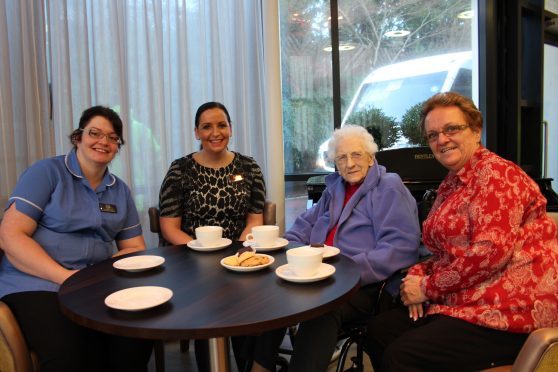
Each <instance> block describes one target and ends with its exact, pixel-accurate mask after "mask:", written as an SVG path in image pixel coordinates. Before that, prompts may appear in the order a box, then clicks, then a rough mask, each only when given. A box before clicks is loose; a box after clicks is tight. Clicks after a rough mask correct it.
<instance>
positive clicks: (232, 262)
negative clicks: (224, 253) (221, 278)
mask: <svg viewBox="0 0 558 372" xmlns="http://www.w3.org/2000/svg"><path fill="white" fill-rule="evenodd" d="M223 263H224V264H225V265H229V266H238V265H240V263H239V262H238V257H236V255H234V256H229V257H225V259H224V260H223Z"/></svg>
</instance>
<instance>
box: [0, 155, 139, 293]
mask: <svg viewBox="0 0 558 372" xmlns="http://www.w3.org/2000/svg"><path fill="white" fill-rule="evenodd" d="M14 203H15V205H16V208H17V210H18V211H19V212H22V213H25V214H26V215H28V216H29V217H31V218H32V219H34V220H35V221H36V222H37V229H36V230H35V232H34V233H33V236H32V237H33V239H34V240H35V241H36V242H37V243H39V244H40V245H41V246H42V247H43V249H44V250H45V251H46V252H47V253H48V254H49V255H50V256H51V257H52V258H53V259H54V260H56V261H57V262H58V263H60V264H61V265H62V266H64V267H66V268H68V269H82V268H84V267H86V266H89V265H92V264H94V263H97V262H99V261H102V260H105V259H107V258H109V257H111V256H112V254H113V253H114V248H115V246H114V241H115V240H125V239H130V238H133V237H136V236H138V235H141V234H142V229H141V225H140V222H139V216H138V212H137V210H136V206H135V204H134V201H133V200H132V196H131V193H130V190H129V188H128V186H127V185H126V184H125V183H124V182H123V181H122V180H120V179H119V178H118V177H116V176H114V175H113V174H111V173H110V172H109V171H108V170H107V171H106V173H105V176H104V178H103V182H102V183H101V185H100V186H98V187H97V189H96V190H93V189H92V188H91V186H90V185H89V181H88V180H87V179H86V178H85V177H84V176H83V173H82V172H81V168H80V166H79V163H78V160H77V156H76V152H75V149H73V150H72V151H71V152H70V153H69V154H67V155H65V156H63V155H62V156H56V157H53V158H49V159H44V160H40V161H38V162H37V163H35V164H33V165H32V166H31V167H29V168H28V169H27V170H26V171H24V172H23V173H22V175H21V177H20V179H19V181H18V183H17V185H16V187H15V189H14V191H13V194H12V195H11V197H10V198H9V199H8V203H7V205H6V209H8V208H9V207H10V206H11V205H12V204H14ZM101 209H104V211H102V210H101ZM21 249H25V247H21ZM58 287H59V286H58V285H57V284H55V283H53V282H50V281H48V280H44V279H41V278H38V277H35V276H32V275H29V274H26V273H23V272H21V271H19V270H18V269H16V268H15V267H14V266H13V265H12V264H11V263H10V261H9V260H8V259H6V257H4V259H2V263H1V265H0V298H2V297H3V296H5V295H7V294H10V293H15V292H25V291H54V292H56V291H58Z"/></svg>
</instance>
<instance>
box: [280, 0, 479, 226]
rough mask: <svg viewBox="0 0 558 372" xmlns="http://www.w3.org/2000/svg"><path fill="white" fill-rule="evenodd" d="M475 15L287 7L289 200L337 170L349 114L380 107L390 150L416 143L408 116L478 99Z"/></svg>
mask: <svg viewBox="0 0 558 372" xmlns="http://www.w3.org/2000/svg"><path fill="white" fill-rule="evenodd" d="M330 9H334V11H333V13H337V14H336V22H332V21H331V14H332V11H330ZM475 9H476V4H475V3H473V2H471V0H457V1H445V0H422V1H382V2H378V1H372V0H367V1H362V0H331V1H326V0H308V1H300V0H281V2H280V14H281V43H282V44H281V58H282V79H283V81H282V88H283V133H284V148H285V159H284V160H285V173H286V175H285V179H286V181H287V182H286V187H287V192H286V194H287V195H289V190H290V185H289V183H290V182H294V181H298V182H299V183H300V181H301V180H305V179H307V178H308V177H311V176H313V175H317V174H320V173H322V174H323V173H324V172H329V171H332V170H333V169H332V168H331V167H330V166H328V165H327V164H326V163H325V162H324V159H323V153H324V148H325V146H327V141H328V138H329V136H330V135H331V132H332V131H333V129H334V128H335V127H339V126H340V125H342V123H345V122H348V121H350V120H351V115H353V114H357V113H359V112H360V116H363V115H364V116H366V115H367V111H366V110H368V109H371V108H375V109H379V114H380V116H382V117H384V118H385V120H382V122H384V121H385V122H386V123H391V124H386V125H387V126H391V127H390V128H385V129H384V130H387V131H389V132H390V136H389V137H390V138H391V140H390V142H388V143H385V144H384V146H383V147H384V148H393V147H403V146H416V145H417V144H416V143H413V141H411V140H410V139H409V138H407V137H406V136H405V134H404V133H403V132H402V130H401V128H402V123H401V120H402V118H403V117H404V116H405V113H406V112H408V111H409V110H411V109H412V108H413V106H415V105H417V104H420V103H422V101H424V99H426V98H428V97H430V96H431V95H432V94H434V93H436V92H439V91H445V90H452V89H454V90H457V91H460V92H461V93H464V94H468V95H469V96H470V95H471V94H473V93H474V92H473V85H472V82H473V80H474V79H473V74H474V73H475V71H474V69H473V67H472V66H475V69H476V63H473V57H472V56H474V55H476V42H475V41H474V40H473V35H475V34H476V32H475V30H474V29H475V28H476V18H477V17H476V14H475ZM332 35H334V36H336V37H335V38H332ZM332 39H337V40H338V42H337V43H336V45H332ZM336 48H337V50H338V53H335V49H336ZM337 56H338V60H337V61H336V60H335V59H334V58H336V57H337ZM427 57H428V58H431V59H426V58H427ZM337 66H338V67H337ZM334 67H336V68H334ZM336 81H337V82H338V83H336ZM336 90H337V92H338V93H339V94H335V92H336ZM334 97H338V98H334ZM336 110H337V111H338V112H337V113H336ZM369 111H370V110H369ZM374 115H378V112H377V111H375V113H374ZM336 117H337V118H339V119H337V120H336V119H334V118H336ZM366 120H367V119H366V117H365V121H366ZM371 120H373V121H377V120H379V119H378V116H375V117H373V119H368V121H371ZM336 121H338V122H336ZM367 125H368V124H367ZM370 125H372V124H370ZM382 137H383V138H385V137H386V136H384V135H382ZM300 189H301V188H300V187H298V190H300ZM294 196H295V195H293V197H294ZM300 196H301V195H298V197H300ZM289 209H290V208H288V207H287V210H289ZM286 219H287V227H288V226H289V217H288V216H287V217H286Z"/></svg>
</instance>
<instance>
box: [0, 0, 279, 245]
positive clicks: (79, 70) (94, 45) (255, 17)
mask: <svg viewBox="0 0 558 372" xmlns="http://www.w3.org/2000/svg"><path fill="white" fill-rule="evenodd" d="M46 1H47V2H46V5H47V6H46V8H47V20H48V21H47V22H48V23H47V24H48V45H49V55H50V66H51V81H52V105H53V124H54V125H53V126H54V141H55V143H56V149H57V151H56V152H57V153H64V152H67V151H68V150H69V149H70V143H69V140H68V137H67V136H68V134H69V133H70V132H71V131H72V129H73V128H74V127H75V126H76V125H77V122H78V120H79V116H80V114H81V112H82V111H83V110H84V109H85V108H87V107H89V106H92V105H97V104H102V105H106V106H109V107H112V108H114V109H115V110H117V111H118V112H119V113H120V114H121V116H122V118H123V121H124V123H125V133H124V137H125V140H126V145H125V146H123V147H122V150H121V152H120V154H119V155H118V156H117V158H116V159H115V161H114V162H113V164H112V165H111V169H112V171H113V172H114V173H115V174H117V175H119V176H120V177H121V178H123V179H124V180H125V181H126V182H127V183H128V185H129V186H130V188H131V189H132V192H133V194H134V198H135V200H136V205H137V207H138V211H139V213H140V216H141V217H142V224H143V226H144V236H145V237H146V240H147V243H148V245H151V246H153V245H155V244H156V239H155V237H154V236H153V234H151V233H149V231H148V226H149V224H148V217H147V209H148V208H149V207H150V206H152V205H157V203H158V193H159V187H160V184H161V181H162V179H163V177H164V175H165V173H166V170H167V168H168V166H169V164H170V162H171V161H172V160H174V159H176V158H178V157H181V156H183V155H185V154H187V153H190V152H192V151H196V150H197V149H198V148H199V143H198V142H197V141H196V140H195V137H194V130H193V128H194V123H193V121H194V114H195V110H196V109H197V107H198V106H199V105H200V104H202V103H203V102H206V101H213V100H215V101H220V102H222V103H224V104H225V105H226V106H227V108H228V109H229V112H230V115H231V119H232V128H233V137H232V138H231V143H230V148H231V149H232V150H235V151H239V152H241V153H244V154H247V155H249V156H252V157H254V158H255V159H256V161H257V162H258V163H259V164H260V166H261V167H262V169H263V172H264V174H265V175H266V182H267V186H268V196H269V197H270V198H271V199H275V200H274V201H276V202H278V203H279V202H280V203H279V207H280V208H279V210H280V211H282V208H281V207H282V201H283V195H284V194H283V178H282V177H283V166H282V159H283V157H282V137H281V110H280V88H277V84H279V86H280V78H279V62H278V57H277V56H278V55H279V54H278V50H277V53H270V50H269V49H271V48H278V39H277V41H275V45H267V46H266V45H264V40H271V43H273V40H274V39H273V37H274V36H273V33H275V32H276V28H277V27H278V26H277V24H278V17H276V18H275V19H274V20H273V24H275V26H274V27H272V28H271V32H272V34H271V35H270V34H269V33H270V31H269V30H267V29H264V22H263V19H264V17H267V18H269V16H270V15H269V14H274V12H275V14H276V12H277V10H276V9H277V2H276V1H270V2H269V3H268V4H266V5H265V6H264V5H262V2H263V1H262V0H199V1H192V0H166V1H161V0H151V1H148V0H143V1H142V0H120V1H114V0H90V1H68V0H46ZM265 1H268V0H265ZM270 4H271V6H270ZM264 8H265V9H264ZM263 10H265V11H266V12H268V14H267V15H265V14H263V13H262V11H263ZM268 21H269V19H268ZM266 27H268V26H266ZM2 34H3V35H4V33H2ZM277 35H278V32H277ZM277 35H275V37H276V38H277V37H278V36H277ZM266 48H268V50H265V49H266ZM270 58H276V59H277V60H275V61H269V59H270ZM2 80H3V79H2ZM270 86H274V88H273V87H272V88H270ZM278 91H279V94H278V95H277V92H278ZM277 96H278V98H277ZM278 107H279V109H278ZM271 138H273V140H272V139H271ZM272 173H273V174H272ZM279 199H280V200H279ZM282 216H283V214H282V213H281V212H280V216H279V221H283V217H282Z"/></svg>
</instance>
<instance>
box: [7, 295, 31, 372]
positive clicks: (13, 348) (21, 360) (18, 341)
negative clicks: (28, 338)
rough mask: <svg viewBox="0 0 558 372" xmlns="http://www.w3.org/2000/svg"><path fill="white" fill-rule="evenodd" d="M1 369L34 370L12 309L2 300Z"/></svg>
mask: <svg viewBox="0 0 558 372" xmlns="http://www.w3.org/2000/svg"><path fill="white" fill-rule="evenodd" d="M0 357H1V358H0V359H1V363H0V370H3V371H4V370H7V371H10V370H12V368H13V370H14V371H32V370H34V368H33V365H34V364H33V361H32V359H31V355H30V353H29V349H28V348H27V344H26V343H25V339H24V338H23V334H22V333H21V329H20V328H19V324H18V323H17V320H16V318H15V317H14V315H13V313H12V311H11V310H10V308H9V307H8V305H6V304H5V303H4V302H2V301H0Z"/></svg>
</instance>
